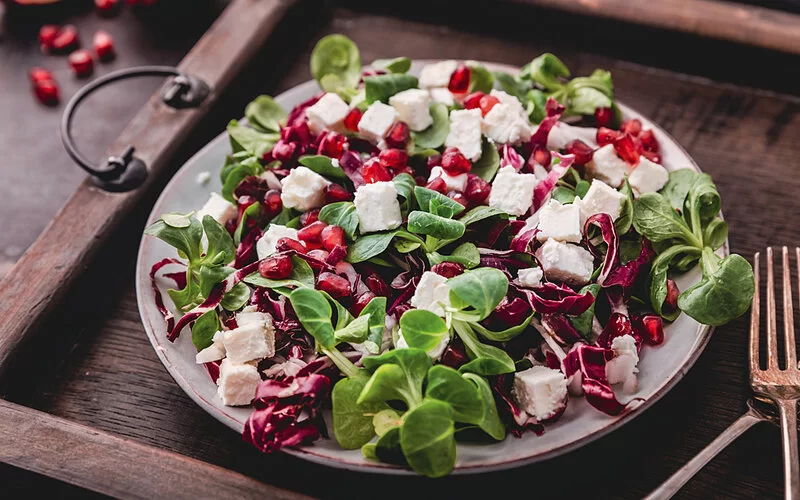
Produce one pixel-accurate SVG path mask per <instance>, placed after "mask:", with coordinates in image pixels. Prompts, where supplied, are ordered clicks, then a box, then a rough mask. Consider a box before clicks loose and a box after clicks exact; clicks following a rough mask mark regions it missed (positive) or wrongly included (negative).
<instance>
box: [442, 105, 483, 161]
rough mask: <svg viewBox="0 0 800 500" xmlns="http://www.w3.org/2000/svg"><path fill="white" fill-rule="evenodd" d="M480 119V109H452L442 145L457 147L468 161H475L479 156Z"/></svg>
mask: <svg viewBox="0 0 800 500" xmlns="http://www.w3.org/2000/svg"><path fill="white" fill-rule="evenodd" d="M481 121H482V117H481V110H480V109H454V110H453V111H451V112H450V132H449V133H448V134H447V138H446V139H445V141H444V145H445V146H447V147H448V148H458V150H459V151H461V154H463V155H464V156H466V157H467V159H468V160H469V161H477V160H478V159H480V157H481V137H482V133H481Z"/></svg>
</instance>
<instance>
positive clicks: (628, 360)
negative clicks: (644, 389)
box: [606, 335, 639, 394]
mask: <svg viewBox="0 0 800 500" xmlns="http://www.w3.org/2000/svg"><path fill="white" fill-rule="evenodd" d="M611 349H612V350H613V351H614V358H613V359H611V360H609V361H608V362H607V363H606V378H607V379H608V383H609V384H611V385H614V384H620V383H621V384H622V390H623V392H625V393H627V394H631V393H634V392H636V389H637V386H638V381H637V379H636V374H637V373H639V369H638V368H636V365H638V364H639V352H638V350H637V349H636V339H634V338H633V337H632V336H631V335H622V336H619V337H616V338H614V339H613V340H612V341H611Z"/></svg>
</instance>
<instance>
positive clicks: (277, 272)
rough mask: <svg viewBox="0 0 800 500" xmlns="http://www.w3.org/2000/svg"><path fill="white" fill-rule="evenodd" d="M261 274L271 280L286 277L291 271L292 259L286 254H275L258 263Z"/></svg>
mask: <svg viewBox="0 0 800 500" xmlns="http://www.w3.org/2000/svg"><path fill="white" fill-rule="evenodd" d="M258 272H259V273H260V274H261V276H263V277H265V278H269V279H273V280H281V279H284V278H288V277H289V275H290V274H291V273H292V259H291V257H289V256H288V255H276V256H274V257H270V258H268V259H266V260H263V261H261V262H260V263H259V264H258Z"/></svg>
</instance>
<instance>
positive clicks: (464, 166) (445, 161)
mask: <svg viewBox="0 0 800 500" xmlns="http://www.w3.org/2000/svg"><path fill="white" fill-rule="evenodd" d="M442 168H443V169H444V171H445V172H447V173H448V174H449V175H459V174H465V173H467V172H469V171H470V170H472V163H470V162H469V160H467V158H466V157H465V156H464V155H463V154H461V151H459V150H458V148H447V149H445V150H444V154H443V155H442Z"/></svg>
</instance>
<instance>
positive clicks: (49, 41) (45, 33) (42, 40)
mask: <svg viewBox="0 0 800 500" xmlns="http://www.w3.org/2000/svg"><path fill="white" fill-rule="evenodd" d="M59 29H60V28H59V27H58V26H56V25H55V24H45V25H44V26H42V27H41V28H39V45H41V46H42V49H49V48H51V47H52V46H53V40H55V39H56V36H57V35H58V30H59Z"/></svg>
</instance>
